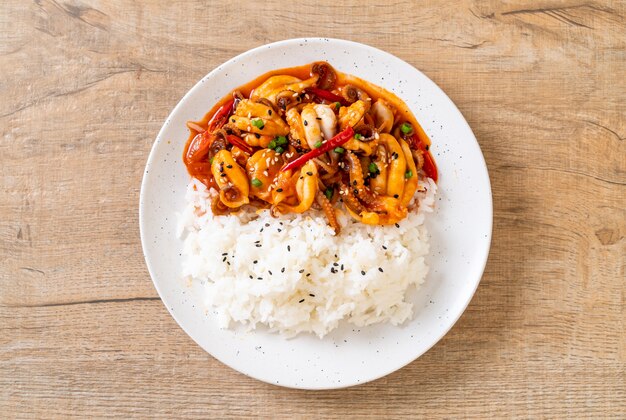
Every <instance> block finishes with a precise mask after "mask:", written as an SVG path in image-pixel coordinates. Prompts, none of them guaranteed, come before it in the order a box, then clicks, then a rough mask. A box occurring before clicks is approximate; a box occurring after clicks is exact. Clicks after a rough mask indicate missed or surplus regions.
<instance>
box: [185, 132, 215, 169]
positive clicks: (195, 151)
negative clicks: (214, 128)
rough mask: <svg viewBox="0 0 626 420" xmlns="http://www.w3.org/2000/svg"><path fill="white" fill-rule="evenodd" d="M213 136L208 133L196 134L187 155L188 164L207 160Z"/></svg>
mask: <svg viewBox="0 0 626 420" xmlns="http://www.w3.org/2000/svg"><path fill="white" fill-rule="evenodd" d="M211 136H212V134H210V133H209V132H208V131H205V132H203V133H199V134H196V136H195V137H194V138H193V140H191V143H190V144H189V148H188V149H187V153H186V154H185V160H186V161H187V162H186V163H187V164H189V163H191V162H200V161H201V160H202V159H204V158H206V156H207V155H208V154H209V147H210V146H211V143H212V142H213V141H212V139H211Z"/></svg>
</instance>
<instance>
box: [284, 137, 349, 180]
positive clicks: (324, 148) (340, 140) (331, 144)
mask: <svg viewBox="0 0 626 420" xmlns="http://www.w3.org/2000/svg"><path fill="white" fill-rule="evenodd" d="M353 135H354V130H353V129H352V127H348V128H346V129H345V130H343V131H342V132H341V133H339V134H337V135H336V136H335V137H333V138H332V139H330V140H328V141H327V142H325V143H322V145H321V146H320V147H318V148H317V149H313V150H311V151H310V152H307V153H305V154H303V155H302V156H300V157H299V158H297V159H294V160H292V161H291V162H289V163H288V164H286V165H285V166H283V167H282V168H281V169H280V170H281V171H283V172H284V171H288V170H290V169H295V168H299V167H300V166H302V165H304V164H305V163H306V162H307V161H309V160H311V159H313V158H316V157H318V156H321V155H323V154H324V153H326V152H328V151H329V150H332V149H334V148H335V147H338V146H341V145H342V144H344V143H345V142H347V141H348V140H350V139H351V138H352V136H353Z"/></svg>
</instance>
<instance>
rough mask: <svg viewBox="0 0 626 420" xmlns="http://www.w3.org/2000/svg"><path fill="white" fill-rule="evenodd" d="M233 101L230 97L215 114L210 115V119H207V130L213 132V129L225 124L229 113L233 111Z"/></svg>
mask: <svg viewBox="0 0 626 420" xmlns="http://www.w3.org/2000/svg"><path fill="white" fill-rule="evenodd" d="M234 103H235V100H234V99H231V100H229V101H228V102H226V103H225V104H224V105H222V106H221V107H219V108H218V110H217V111H215V114H213V117H211V121H209V126H208V128H207V131H210V132H211V133H213V132H214V131H215V130H218V129H220V128H222V126H223V125H224V124H226V121H227V120H228V117H230V114H231V113H232V112H233V104H234Z"/></svg>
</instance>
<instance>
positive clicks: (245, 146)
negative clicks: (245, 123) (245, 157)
mask: <svg viewBox="0 0 626 420" xmlns="http://www.w3.org/2000/svg"><path fill="white" fill-rule="evenodd" d="M226 140H228V142H229V143H230V144H232V145H233V146H237V147H238V148H240V149H241V150H243V151H244V152H248V153H249V154H252V152H253V151H254V150H253V149H252V147H250V146H249V145H248V143H246V142H245V141H243V140H242V139H240V138H239V137H237V136H234V135H232V134H229V135H227V136H226Z"/></svg>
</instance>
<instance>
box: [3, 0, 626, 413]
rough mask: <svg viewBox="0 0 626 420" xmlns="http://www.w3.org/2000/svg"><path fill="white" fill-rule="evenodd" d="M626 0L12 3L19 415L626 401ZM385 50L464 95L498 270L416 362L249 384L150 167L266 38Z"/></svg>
mask: <svg viewBox="0 0 626 420" xmlns="http://www.w3.org/2000/svg"><path fill="white" fill-rule="evenodd" d="M625 28H626V3H625V2H623V1H605V2H602V1H588V2H585V0H576V1H506V2H499V1H471V0H464V1H458V2H454V1H452V2H451V1H447V0H438V1H425V2H411V1H405V0H398V1H394V2H389V3H386V2H375V3H371V4H369V5H367V4H364V2H362V1H353V0H349V1H343V2H340V1H325V0H323V1H322V0H318V1H316V2H306V3H302V4H298V5H296V4H295V3H294V2H287V1H279V0H266V1H264V2H253V1H249V2H243V1H230V2H205V1H178V2H165V1H162V2H159V1H146V2H136V1H126V2H123V1H117V0H116V1H88V0H80V1H74V0H57V1H54V0H35V1H26V0H24V1H23V0H9V1H3V2H2V4H1V5H0V68H1V69H2V71H1V72H0V92H2V101H0V130H1V135H0V171H1V172H0V173H1V178H0V180H1V189H0V417H4V418H28V417H34V418H42V417H58V418H65V417H68V416H81V417H106V416H117V417H129V416H138V417H166V418H175V417H181V418H182V417H184V418H192V417H205V418H206V417H213V418H215V417H218V418H224V417H240V416H254V417H256V416H259V417H280V418H299V417H337V418H343V417H346V416H349V415H354V416H358V417H361V418H398V417H424V418H435V417H478V418H486V417H510V416H513V417H531V418H537V417H552V418H554V417H558V418H571V417H575V418H577V417H587V418H600V417H601V418H611V417H614V418H625V417H626V333H625V327H626V322H625V320H626V310H625V306H626V305H625V301H626V287H625V285H626V280H625V279H626V272H625V266H626V257H625V256H626V240H625V236H626V222H625V221H626V141H625V137H626V121H625V112H624V108H625V106H626V82H625V80H626V29H625ZM300 36H325V37H326V36H327V37H338V38H345V39H350V40H355V41H360V42H364V43H367V44H370V45H373V46H375V47H378V48H381V49H384V50H386V51H388V52H390V53H392V54H395V55H397V56H398V57H400V58H402V59H404V60H406V61H408V62H409V63H411V64H413V65H414V66H416V67H417V68H419V69H421V70H422V71H423V72H424V73H426V74H427V75H428V76H429V77H430V78H431V79H433V80H434V81H435V82H436V83H437V84H438V85H439V86H441V87H442V88H443V89H444V90H445V91H446V92H447V94H448V95H449V96H450V97H451V98H452V100H453V101H454V102H455V103H456V104H457V105H458V107H459V108H460V109H461V111H462V112H463V114H464V115H465V117H466V118H467V120H468V122H469V124H470V125H471V127H472V128H473V130H474V132H475V134H476V137H477V138H478V141H479V142H480V146H481V148H482V150H483V152H484V155H485V158H486V161H487V165H488V167H489V172H490V176H491V182H492V188H493V196H494V234H493V244H492V249H491V254H490V257H489V262H488V265H487V269H486V272H485V275H484V277H483V280H482V283H481V285H480V287H479V288H478V291H477V293H476V295H475V297H474V299H473V301H472V303H471V304H470V306H469V308H468V309H467V311H466V312H465V314H464V315H463V317H462V318H461V319H460V320H459V322H458V323H457V324H456V325H455V327H454V328H453V329H452V330H451V331H450V333H448V335H446V337H445V338H444V339H443V340H441V341H440V342H439V343H438V344H437V345H436V346H435V347H434V348H433V349H431V350H430V351H429V352H428V353H426V354H425V355H424V356H423V357H421V358H420V359H418V360H417V361H415V362H413V363H411V364H410V365H409V366H407V367H405V368H404V369H401V370H399V371H397V372H395V373H393V374H391V375H389V376H388V377H385V378H383V379H380V380H377V381H375V382H373V383H369V384H366V385H362V386H359V387H355V388H350V389H345V390H338V391H327V392H326V391H325V392H306V391H297V390H289V389H283V388H278V387H275V386H272V385H267V384H264V383H261V382H257V381H255V380H253V379H250V378H247V377H245V376H243V375H241V374H239V373H237V372H235V371H233V370H231V369H230V368H227V367H225V366H223V365H222V364H220V363H219V362H217V361H216V360H214V359H213V358H212V357H211V356H209V355H208V354H207V353H205V352H204V351H203V350H202V349H201V348H199V347H198V346H197V345H196V344H194V343H193V342H192V341H191V339H190V338H189V337H187V335H186V334H185V333H184V332H183V331H182V330H181V329H180V328H179V327H178V326H177V325H176V323H175V322H174V320H173V319H172V318H171V317H170V315H169V314H168V312H167V311H166V309H165V307H164V306H163V304H162V303H161V301H160V300H159V298H158V296H157V294H156V291H155V289H154V287H153V286H152V282H151V281H150V277H149V275H148V272H147V270H146V266H145V263H144V261H143V256H142V250H141V245H140V241H139V228H138V217H137V208H138V202H139V186H140V183H141V177H142V173H143V168H144V165H145V162H146V159H147V157H148V153H149V150H150V147H151V145H152V142H153V140H154V138H155V136H156V134H157V132H158V130H159V128H160V126H161V124H162V122H163V121H164V120H165V118H166V116H167V115H168V114H169V112H170V111H171V109H172V108H173V107H174V105H175V104H176V103H177V102H178V100H179V99H180V98H181V97H182V96H183V94H184V93H185V92H186V91H187V90H188V89H189V88H190V87H191V86H193V84H195V82H196V81H197V80H199V79H200V78H201V77H202V76H203V75H205V74H206V73H207V72H208V71H210V70H211V69H213V68H214V67H216V66H217V65H218V64H220V63H222V62H223V61H225V60H227V59H229V58H231V57H233V56H235V55H237V54H239V53H241V52H243V51H245V50H248V49H250V48H252V47H256V46H259V45H262V44H264V43H268V42H272V41H277V40H281V39H286V38H292V37H300Z"/></svg>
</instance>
